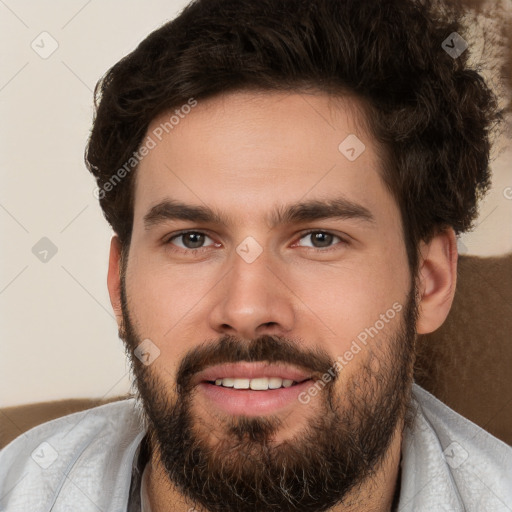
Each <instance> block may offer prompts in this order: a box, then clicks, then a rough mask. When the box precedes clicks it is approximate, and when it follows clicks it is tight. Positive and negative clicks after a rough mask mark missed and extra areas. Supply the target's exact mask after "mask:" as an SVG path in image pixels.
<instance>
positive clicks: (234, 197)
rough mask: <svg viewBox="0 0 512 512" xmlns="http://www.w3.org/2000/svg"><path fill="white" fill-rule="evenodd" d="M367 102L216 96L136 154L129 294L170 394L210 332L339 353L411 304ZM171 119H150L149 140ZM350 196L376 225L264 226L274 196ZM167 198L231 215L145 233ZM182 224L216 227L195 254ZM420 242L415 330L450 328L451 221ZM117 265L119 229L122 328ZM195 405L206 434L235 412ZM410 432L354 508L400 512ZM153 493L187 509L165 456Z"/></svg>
mask: <svg viewBox="0 0 512 512" xmlns="http://www.w3.org/2000/svg"><path fill="white" fill-rule="evenodd" d="M358 106H359V105H358V103H357V100H356V99H355V98H345V99H339V98H337V99H336V100H333V98H331V97H329V96H327V95H325V94H321V93H318V94H307V95H306V94H298V93H297V94H295V93H293V94H287V93H277V92H272V93H268V92H266V93H256V92H236V93H230V94H228V95H225V96H216V97H214V98H211V99H209V100H205V101H199V103H198V105H197V106H196V107H195V108H194V109H193V110H192V111H191V112H190V113H189V114H188V115H187V116H186V118H185V119H183V120H180V124H179V125H177V126H175V128H174V129H173V131H172V132H170V133H169V134H164V136H163V138H162V141H160V142H159V143H158V144H157V146H156V147H155V148H154V149H152V150H151V151H150V152H149V154H148V155H147V156H146V157H145V158H144V159H143V160H142V162H141V163H140V166H139V168H138V169H137V179H136V184H135V205H134V224H133V235H132V240H131V245H130V252H129V257H128V262H127V271H126V291H127V297H128V298H129V307H130V314H131V316H132V319H134V321H135V324H136V326H137V331H138V333H139V334H140V336H141V337H142V338H143V339H144V338H149V339H151V340H152V342H153V343H155V344H156V345H157V346H158V348H159V349H160V356H159V357H158V358H157V359H156V360H155V361H154V362H153V363H152V365H151V371H152V372H155V374H156V375H158V377H159V379H161V380H162V381H163V382H165V384H166V385H167V386H168V390H169V391H168V392H169V394H172V393H173V385H174V382H175V375H176V370H177V367H178V365H179V362H180V361H181V359H182V358H183V356H184V354H185V353H186V352H187V351H189V350H190V349H191V348H193V347H194V346H198V345H200V344H201V343H203V342H204V340H215V339H217V338H218V337H220V336H221V335H224V334H232V335H235V336H239V337H240V338H244V339H247V340H250V339H253V338H254V337H256V336H259V335H262V334H278V335H283V336H288V337H292V338H295V337H296V338H297V339H298V340H300V341H298V343H301V344H302V346H303V347H305V348H312V349H314V348H315V347H321V348H322V349H323V350H325V351H326V352H328V353H329V355H330V356H331V357H332V358H333V360H334V359H335V358H336V357H337V356H339V355H342V354H344V353H345V352H346V351H347V350H349V348H350V344H351V342H352V340H353V339H354V338H356V337H357V335H358V334H359V333H360V332H361V331H363V330H364V329H365V328H366V327H369V326H372V325H374V324H375V322H376V320H378V319H379V318H380V315H381V314H383V313H385V312H386V311H387V310H388V309H389V308H391V306H392V304H393V303H395V302H398V303H399V304H404V303H405V299H406V296H407V293H408V291H409V289H410V287H411V284H412V283H411V276H410V271H409V267H408V262H407V255H406V251H405V244H404V240H403V233H402V223H401V218H400V213H399V210H398V206H397V204H396V202H395V200H394V199H393V197H392V196H391V195H390V193H389V192H388V190H387V189H386V187H385V185H384V183H383V181H382V179H381V177H380V174H379V173H380V162H379V159H378V156H377V154H378V153H377V149H378V148H377V147H376V146H375V144H374V141H372V139H371V137H369V136H368V135H367V134H366V133H365V131H364V130H363V129H362V128H361V126H362V123H360V122H358V121H360V120H361V117H360V116H361V114H360V112H359V111H358ZM167 118H168V115H164V116H161V117H160V118H157V119H155V120H154V121H153V122H152V123H151V125H150V127H149V129H148V134H151V133H152V130H153V129H154V128H156V127H157V126H158V125H159V124H160V123H161V122H162V121H164V120H165V119H167ZM349 134H356V135H357V137H358V138H359V139H360V140H361V141H363V142H364V144H365V146H366V149H365V151H364V152H363V153H362V154H361V155H360V156H359V157H358V158H357V159H356V160H355V161H353V162H351V161H349V160H348V159H347V158H345V156H344V155H342V154H341V153H340V151H339V150H338V145H339V144H340V142H341V141H343V140H344V139H345V138H346V137H347V135H349ZM340 196H343V197H344V198H346V199H349V200H350V201H353V202H355V203H358V204H360V205H362V206H364V207H365V208H366V209H368V210H369V211H370V212H371V214H372V215H373V217H374V222H365V221H362V220H361V219H340V218H330V219H321V220H315V221H308V222H299V223H293V224H280V225H277V226H275V227H273V228H270V227H269V224H268V222H267V219H268V217H269V215H270V212H272V211H273V210H274V208H275V207H276V206H283V205H288V204H291V203H295V202H299V201H304V200H310V199H317V200H321V201H324V200H328V199H330V198H338V197H340ZM163 199H174V200H178V201H181V202H184V203H188V204H191V205H197V206H201V205H208V206H209V207H212V208H214V209H216V210H218V211H219V213H221V214H222V215H223V216H225V217H226V219H227V222H226V224H225V225H224V224H222V225H221V224H214V223H204V222H191V221H183V220H178V221H176V220H169V221H166V222H165V223H162V224H159V225H154V226H152V227H151V229H149V230H148V229H145V227H144V222H143V219H144V215H145V214H146V213H147V212H148V211H149V210H150V208H151V207H152V206H154V205H155V204H157V203H158V202H160V201H162V200H163ZM310 229H315V230H317V231H322V232H323V231H325V232H328V233H331V234H333V235H336V236H339V237H341V239H344V240H346V242H347V243H344V242H342V241H341V239H338V238H334V239H333V241H332V244H331V245H330V246H329V247H325V248H319V249H316V250H315V248H314V247H313V246H312V239H311V236H307V235H306V234H305V233H304V232H305V231H307V230H310ZM180 230H197V231H200V232H203V233H206V234H207V235H208V237H209V238H207V239H206V241H205V245H206V246H207V247H205V248H203V249H200V250H199V251H197V250H194V249H187V248H186V247H185V246H183V239H180V238H176V239H174V240H173V242H174V244H175V245H173V244H172V243H169V242H168V240H169V238H170V236H172V235H173V234H176V233H178V232H179V231H180ZM248 236H250V237H253V238H254V239H255V240H256V241H257V242H258V244H259V245H260V246H261V248H262V249H263V252H262V253H261V255H260V256H259V257H258V258H257V259H256V260H255V261H254V262H252V263H247V262H246V261H244V259H242V258H241V257H240V256H239V254H238V253H237V252H236V248H237V246H238V245H239V244H240V243H241V242H242V241H243V240H244V239H245V238H246V237H248ZM180 248H181V252H180ZM419 249H420V255H421V258H420V262H421V263H420V269H419V272H418V275H417V279H416V282H417V289H418V299H419V316H418V320H417V325H416V330H417V332H418V333H427V332H431V331H433V330H435V329H437V328H438V327H439V326H440V325H441V324H442V323H443V321H444V320H445V318H446V316H447V314H448V312H449V309H450V307H451V304H452V300H453V295H454V291H455V282H456V263H457V252H456V244H455V235H454V233H453V230H451V229H447V230H445V231H443V232H441V233H439V234H438V235H436V236H435V237H434V238H433V239H432V240H431V241H430V242H429V243H428V244H426V243H423V242H422V243H421V246H420V248H419ZM194 251H195V252H194ZM119 270H120V243H119V239H118V238H117V237H113V239H112V242H111V249H110V260H109V273H108V288H109V294H110V298H111V302H112V305H113V308H114V311H115V313H116V316H117V320H118V323H119V325H120V326H121V324H122V315H121V298H120V275H119V274H120V272H119ZM398 318H399V315H397V317H396V319H398ZM394 322H395V321H390V322H389V323H388V324H386V325H385V327H384V329H383V331H382V333H383V335H382V336H380V335H379V336H378V337H377V338H376V341H375V343H379V344H380V346H381V348H385V346H382V344H385V343H386V340H387V339H389V338H390V337H391V336H392V334H393V332H395V331H396V326H397V325H398V320H396V323H394ZM364 356H365V350H363V351H362V353H361V354H358V357H354V359H353V360H352V361H351V362H350V363H349V364H347V365H346V367H345V368H344V371H343V374H342V375H341V376H340V378H339V380H338V382H337V386H338V387H339V389H338V391H340V390H342V387H343V383H344V382H346V381H347V379H349V378H350V377H351V376H353V375H354V374H355V373H357V372H358V368H360V365H361V364H362V362H363V361H364ZM337 396H341V397H342V396H343V394H342V393H340V394H339V395H337ZM340 400H342V398H340ZM340 405H341V406H342V405H343V404H340ZM315 411H316V412H318V402H317V400H316V399H315V397H313V398H312V399H311V402H310V403H309V404H308V406H307V407H306V406H304V405H301V404H300V403H298V402H297V403H295V402H294V403H293V404H292V405H290V406H288V407H286V408H285V409H284V410H282V411H280V412H279V414H280V417H281V418H282V419H283V424H282V427H281V428H280V430H279V432H278V433H277V434H276V437H275V438H274V439H273V442H276V443H279V442H282V441H284V440H286V439H290V438H291V437H293V435H294V434H295V433H297V432H298V431H300V429H301V428H302V427H303V426H304V425H305V423H306V422H307V420H308V418H309V419H310V418H311V417H312V415H314V414H315ZM194 412H195V414H196V417H198V418H200V421H201V422H202V424H205V425H208V429H209V432H210V433H211V435H213V436H215V435H217V436H218V435H222V434H223V430H222V424H221V422H220V421H219V418H221V417H222V415H225V413H224V412H223V411H219V410H218V409H216V408H215V407H214V406H212V405H211V404H210V403H209V402H208V401H207V400H205V398H204V397H203V396H202V395H201V394H200V393H198V394H197V395H196V397H195V398H194ZM205 435H207V434H206V431H205ZM401 441H402V422H399V424H398V426H397V430H396V432H395V436H394V438H393V442H392V443H391V445H390V448H389V450H388V452H387V454H386V456H385V459H384V461H383V464H382V466H381V467H380V468H379V469H378V471H377V472H376V475H375V478H374V479H373V481H372V482H368V484H367V485H365V486H363V487H362V488H361V489H358V494H357V498H358V503H359V505H358V508H351V509H350V510H361V511H363V510H364V511H374V512H381V511H382V512H383V511H388V510H390V507H391V502H392V497H393V493H394V490H395V486H396V481H397V474H398V464H399V460H400V447H401ZM148 487H149V492H150V495H151V507H152V510H153V512H155V511H157V512H158V511H164V510H169V509H168V508H167V507H168V505H167V504H168V503H174V504H175V505H174V508H173V509H172V510H175V511H183V512H185V511H187V510H189V508H190V504H189V503H188V502H187V501H186V500H185V499H184V497H183V496H181V495H180V494H179V493H178V491H177V490H176V489H175V488H174V487H173V486H172V485H170V483H169V480H168V479H167V478H166V476H165V474H164V472H163V470H162V467H161V464H160V463H159V460H158V453H156V452H155V453H153V454H152V460H151V463H150V466H149V474H148ZM332 510H333V511H341V510H348V509H347V508H339V507H337V508H334V509H332Z"/></svg>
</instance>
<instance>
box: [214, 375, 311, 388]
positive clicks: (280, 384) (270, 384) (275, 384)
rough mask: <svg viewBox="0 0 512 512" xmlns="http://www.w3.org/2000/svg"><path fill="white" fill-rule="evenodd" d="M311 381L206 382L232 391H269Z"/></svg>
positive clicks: (227, 378) (272, 378) (275, 379)
mask: <svg viewBox="0 0 512 512" xmlns="http://www.w3.org/2000/svg"><path fill="white" fill-rule="evenodd" d="M307 380H310V379H304V380H302V381H295V380H291V379H282V378H280V377H256V378H253V379H243V378H242V379H241V378H230V377H225V378H223V379H216V380H215V381H206V382H207V383H208V384H213V385H215V386H218V387H224V388H232V389H240V390H244V389H250V390H253V391H268V390H272V389H280V388H291V387H292V386H296V385H297V384H302V382H306V381H307Z"/></svg>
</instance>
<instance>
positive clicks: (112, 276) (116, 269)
mask: <svg viewBox="0 0 512 512" xmlns="http://www.w3.org/2000/svg"><path fill="white" fill-rule="evenodd" d="M120 271H121V241H120V240H119V237H118V236H117V235H115V236H113V237H112V240H111V241H110V254H109V260H108V276H107V286H108V293H109V295H110V303H111V304H112V308H113V310H114V313H115V315H116V320H117V325H118V326H119V327H121V323H122V320H123V315H122V309H121V273H120Z"/></svg>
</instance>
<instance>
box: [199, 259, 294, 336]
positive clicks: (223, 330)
mask: <svg viewBox="0 0 512 512" xmlns="http://www.w3.org/2000/svg"><path fill="white" fill-rule="evenodd" d="M278 276H279V271H278V270H277V269H276V268H273V267H272V266H271V265H270V261H269V258H267V257H266V255H265V252H263V253H262V254H261V256H260V257H259V258H257V259H256V260H255V261H253V262H252V263H247V262H246V261H244V259H243V258H241V257H239V256H238V254H235V255H234V256H233V265H232V267H231V270H230V271H229V272H228V273H227V274H226V276H225V277H224V278H223V279H222V281H221V282H220V283H219V284H218V286H217V287H216V288H217V293H218V297H219V300H217V301H215V304H214V306H213V308H212V310H211V312H210V320H209V321H210V327H211V328H212V329H214V330H215V331H216V332H218V333H219V334H230V335H233V336H238V337H241V338H244V339H248V340H250V339H254V338H256V337H258V336H261V335H263V334H269V335H285V334H286V333H289V332H290V331H291V330H292V329H293V327H294V322H295V312H294V305H293V298H294V295H293V293H292V292H291V290H290V289H289V288H288V287H287V286H286V284H285V283H284V281H283V280H282V279H281V278H280V277H278Z"/></svg>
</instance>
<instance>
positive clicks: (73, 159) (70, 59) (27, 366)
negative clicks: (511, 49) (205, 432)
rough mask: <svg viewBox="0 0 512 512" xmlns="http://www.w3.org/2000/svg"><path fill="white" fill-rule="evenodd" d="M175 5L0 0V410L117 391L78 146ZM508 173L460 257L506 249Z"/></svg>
mask: <svg viewBox="0 0 512 512" xmlns="http://www.w3.org/2000/svg"><path fill="white" fill-rule="evenodd" d="M186 3H187V2H186V1H185V0H173V1H170V0H151V1H150V2H142V1H134V0H131V1H126V0H103V1H101V2H99V1H94V0H92V1H91V0H89V1H88V2H87V1H86V0H73V1H69V0H51V1H46V2H36V1H28V0H18V1H15V0H2V1H0V43H1V44H0V56H1V66H0V69H1V75H0V119H1V120H2V121H1V127H0V130H1V131H0V172H1V188H0V236H1V251H0V354H1V357H0V406H8V405H15V404H21V403H29V402H35V401H43V400H50V399H57V398H64V397H86V396H95V397H108V396H114V395H118V394H122V393H125V392H126V391H128V389H129V386H130V383H129V376H128V368H127V366H126V364H125V357H124V350H123V346H122V343H121V341H120V340H119V339H118V337H117V326H116V323H115V320H114V317H113V313H112V311H111V306H110V302H109V298H108V294H107V288H106V272H107V257H108V248H109V240H110V237H111V235H112V233H111V230H110V228H109V227H108V225H107V224H106V222H105V221H104V219H103V217H102V215H101V211H100V209H99V206H98V204H97V201H96V199H95V198H94V197H93V189H94V185H95V184H94V181H93V179H92V177H91V176H90V175H89V173H88V172H87V171H86V169H85V166H84V164H83V150H84V145H85V142H86V140H87V136H88V131H89V128H90V124H91V117H92V90H93V88H94V85H95V83H96V81H97V79H98V78H99V77H100V76H101V75H102V74H103V73H104V72H105V71H106V70H107V69H108V68H109V67H110V66H111V65H112V64H113V63H115V62H116V61H117V60H119V59H120V58H121V57H122V56H124V55H125V54H126V53H128V52H129V51H131V50H132V49H134V48H135V46H136V45H137V44H138V42H139V41H140V40H141V39H143V38H144V37H145V36H146V35H147V34H148V33H149V32H150V31H151V30H153V29H154V28H156V27H158V26H159V25H161V24H162V23H163V22H165V21H166V20H168V19H170V18H173V17H174V16H175V15H176V14H177V13H178V11H179V10H181V8H182V7H183V6H184V5H185V4H186ZM42 32H47V33H48V34H49V35H44V34H43V35H41V33H42ZM56 44H58V48H57V49H56V50H55V51H54V52H53V53H52V54H51V55H49V56H48V55H47V54H48V53H50V52H51V50H52V49H53V46H55V45H56ZM31 45H32V46H31ZM43 57H47V58H43ZM511 167H512V146H511V145H510V144H509V145H508V147H507V148H506V150H505V152H503V153H502V154H501V156H500V157H499V159H498V160H497V161H496V162H495V163H494V166H493V168H494V187H493V190H492V192H491V193H490V194H489V196H488V197H487V199H486V201H485V202H484V203H483V205H482V208H481V215H480V219H479V225H478V227H477V229H476V231H475V232H473V233H471V234H469V235H467V236H465V237H464V238H462V239H461V241H460V249H461V252H468V253H471V254H477V255H494V254H503V253H505V252H510V251H512V229H511V227H512V173H511ZM43 237H46V238H47V239H49V240H50V241H51V245H48V242H47V241H42V242H41V241H40V240H41V239H42V238H43ZM38 243H39V244H42V245H41V247H39V246H37V245H36V244H38ZM45 244H46V245H45ZM34 246H36V247H39V248H38V250H34V252H36V253H39V252H40V251H41V250H49V253H48V256H47V261H46V262H43V261H40V259H38V257H36V255H35V254H34V253H33V247H34ZM52 247H55V248H56V250H57V252H56V254H54V255H52ZM53 250H55V249H53ZM39 256H40V257H42V255H41V254H39Z"/></svg>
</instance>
